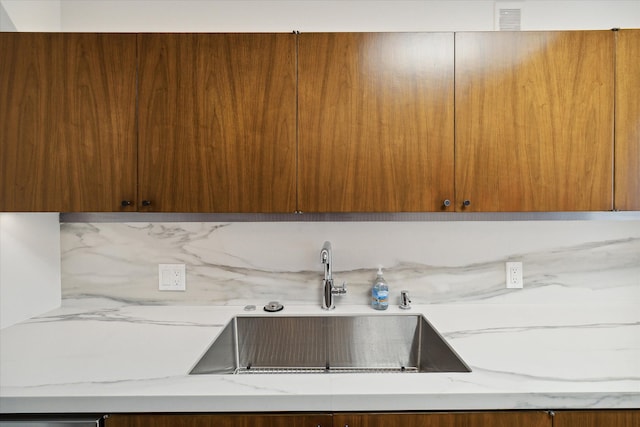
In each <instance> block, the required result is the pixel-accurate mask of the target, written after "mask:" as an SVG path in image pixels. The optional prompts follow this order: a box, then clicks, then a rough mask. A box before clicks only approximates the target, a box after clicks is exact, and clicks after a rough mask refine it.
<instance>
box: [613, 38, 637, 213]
mask: <svg viewBox="0 0 640 427" xmlns="http://www.w3.org/2000/svg"><path fill="white" fill-rule="evenodd" d="M616 37H617V39H616V150H615V159H616V160H615V181H614V182H615V208H616V209H618V210H636V211H637V210H640V65H639V64H640V30H620V31H618V32H617V33H616Z"/></svg>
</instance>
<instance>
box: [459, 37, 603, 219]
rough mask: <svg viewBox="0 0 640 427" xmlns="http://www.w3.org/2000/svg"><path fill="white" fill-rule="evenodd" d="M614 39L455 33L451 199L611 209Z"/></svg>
mask: <svg viewBox="0 0 640 427" xmlns="http://www.w3.org/2000/svg"><path fill="white" fill-rule="evenodd" d="M613 42H614V34H613V32H611V31H571V32H518V33H509V32H507V33H505V32H491V33H456V47H455V50H456V114H455V121H456V159H455V162H456V200H457V201H458V202H459V201H461V200H469V201H470V205H469V206H468V207H466V209H467V210H472V211H503V212H507V211H589V210H593V211H606V210H611V209H612V207H613V190H612V188H613V167H612V164H613V123H614V122H613V102H614V93H613V88H614V84H613V83H614V82H613V77H614V55H613V53H614V46H613ZM459 209H461V207H460V206H459Z"/></svg>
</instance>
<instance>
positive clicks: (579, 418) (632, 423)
mask: <svg viewBox="0 0 640 427" xmlns="http://www.w3.org/2000/svg"><path fill="white" fill-rule="evenodd" d="M638 426H640V411H638V410H633V411H609V410H599V411H559V412H556V413H555V417H554V420H553V427H638Z"/></svg>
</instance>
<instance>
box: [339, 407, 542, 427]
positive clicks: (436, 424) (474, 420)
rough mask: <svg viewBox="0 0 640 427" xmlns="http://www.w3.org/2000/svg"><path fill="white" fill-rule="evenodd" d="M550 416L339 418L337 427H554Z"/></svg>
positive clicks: (537, 413)
mask: <svg viewBox="0 0 640 427" xmlns="http://www.w3.org/2000/svg"><path fill="white" fill-rule="evenodd" d="M551 423H552V419H551V416H550V415H549V413H547V412H542V411H531V412H529V411H524V412H520V411H518V412H461V413H455V412H452V413H389V414H336V415H334V417H333V427H551V426H552V424H551Z"/></svg>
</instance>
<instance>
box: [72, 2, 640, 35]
mask: <svg viewBox="0 0 640 427" xmlns="http://www.w3.org/2000/svg"><path fill="white" fill-rule="evenodd" d="M513 3H517V4H518V5H520V6H521V8H522V29H523V30H565V29H610V28H613V27H621V28H631V27H640V1H638V0H622V1H620V0H608V1H607V0H603V1H595V0H589V1H576V0H557V1H552V0H551V1H543V0H526V1H520V2H513V1H509V2H500V1H498V2H496V1H484V0H466V1H465V0H447V1H419V0H413V1H406V0H396V1H389V0H333V1H329V0H289V1H286V0H285V1H282V0H280V1H271V0H241V1H239V0H127V1H124V0H91V1H87V0H62V1H61V16H62V18H61V28H62V30H63V31H114V32H141V31H148V32H190V31H195V32H271V31H275V32H289V31H293V30H299V31H303V32H314V31H491V30H493V29H494V28H495V24H494V16H495V8H496V5H497V7H500V5H501V4H513Z"/></svg>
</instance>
